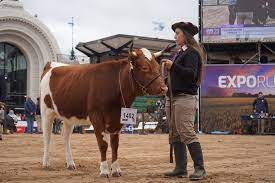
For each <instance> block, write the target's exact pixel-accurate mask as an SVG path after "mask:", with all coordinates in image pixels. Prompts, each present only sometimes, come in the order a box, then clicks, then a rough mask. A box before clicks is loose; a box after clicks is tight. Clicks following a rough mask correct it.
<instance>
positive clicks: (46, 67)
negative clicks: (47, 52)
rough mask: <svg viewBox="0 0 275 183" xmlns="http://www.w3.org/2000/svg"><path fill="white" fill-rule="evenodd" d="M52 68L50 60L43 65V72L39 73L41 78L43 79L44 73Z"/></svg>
mask: <svg viewBox="0 0 275 183" xmlns="http://www.w3.org/2000/svg"><path fill="white" fill-rule="evenodd" d="M51 68H52V66H51V62H47V64H46V65H45V66H44V69H43V73H42V75H41V78H40V79H41V80H42V79H43V77H44V76H45V74H46V73H47V72H48V71H49V70H50V69H51Z"/></svg>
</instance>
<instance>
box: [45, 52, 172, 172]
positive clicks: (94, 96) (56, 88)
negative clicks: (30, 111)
mask: <svg viewBox="0 0 275 183" xmlns="http://www.w3.org/2000/svg"><path fill="white" fill-rule="evenodd" d="M158 55H159V53H158V54H156V53H155V54H152V53H151V52H150V51H149V50H147V49H145V48H143V49H139V50H136V51H132V50H130V51H129V56H128V59H125V60H121V61H110V62H105V63H100V64H91V65H89V64H88V65H65V64H61V63H54V62H52V63H50V62H49V63H47V65H46V66H45V68H44V72H43V74H42V76H41V86H40V87H41V117H42V125H43V136H44V157H43V167H44V168H47V167H49V144H50V137H51V130H52V123H53V120H54V117H58V118H61V119H62V120H63V122H64V141H65V154H66V162H67V168H68V169H75V163H74V161H73V158H72V152H71V145H70V135H71V133H72V130H73V126H74V124H76V123H78V122H80V121H90V122H91V123H92V124H93V126H94V131H95V135H96V138H97V143H98V146H99V150H100V153H101V164H100V175H101V176H106V177H108V175H109V168H108V164H107V161H106V151H107V148H108V142H107V134H109V135H110V144H111V148H112V165H111V170H112V175H113V176H120V175H121V170H120V167H119V164H118V161H117V150H118V144H119V132H120V130H121V127H122V125H121V123H120V112H121V107H124V103H125V105H126V107H130V106H131V104H132V102H133V101H134V99H135V97H136V96H141V95H144V94H145V93H148V94H151V95H163V94H165V93H166V92H167V87H166V85H165V84H164V81H163V78H162V77H161V76H160V66H159V64H158V63H157V62H156V57H157V56H158Z"/></svg>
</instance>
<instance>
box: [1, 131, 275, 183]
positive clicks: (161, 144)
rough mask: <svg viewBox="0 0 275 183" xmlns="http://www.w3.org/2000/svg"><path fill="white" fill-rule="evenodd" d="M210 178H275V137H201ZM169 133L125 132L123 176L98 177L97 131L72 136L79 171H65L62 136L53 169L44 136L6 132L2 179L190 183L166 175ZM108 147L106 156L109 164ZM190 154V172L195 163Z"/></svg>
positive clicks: (56, 142) (54, 149)
mask: <svg viewBox="0 0 275 183" xmlns="http://www.w3.org/2000/svg"><path fill="white" fill-rule="evenodd" d="M199 137H200V140H201V143H202V146H203V151H204V156H205V164H206V169H207V172H208V179H207V180H203V181H200V182H217V183H222V182H223V183H225V182H228V183H232V182H245V183H248V182H251V183H252V182H257V183H258V182H275V136H213V135H200V136H199ZM167 138H168V137H167V135H121V143H120V148H119V157H120V159H119V161H120V165H121V169H122V171H123V176H122V177H119V178H112V177H111V178H109V179H107V178H101V177H99V151H98V148H97V144H96V139H95V136H94V135H93V134H84V135H82V134H73V135H72V148H73V155H74V159H75V163H76V166H77V170H75V171H69V170H66V169H65V157H64V147H63V141H62V136H61V135H53V140H54V142H53V143H52V145H51V168H50V169H49V170H43V169H42V168H41V159H42V152H43V143H42V135H36V134H35V135H26V134H13V135H5V136H4V141H0V182H9V183H10V182H34V183H46V182H47V183H51V182H52V183H61V182H66V183H76V182H99V183H101V182H104V183H107V182H117V183H126V182H129V183H130V182H142V183H160V182H168V183H172V182H188V179H179V178H173V179H168V178H165V177H163V172H166V171H167V170H171V169H172V168H173V166H174V165H173V164H170V163H169V151H168V150H169V146H168V144H167ZM110 155H111V153H110V148H109V149H108V158H109V162H110V157H111V156H110ZM190 160H191V159H190V156H189V157H188V162H189V164H188V170H189V172H191V171H192V163H191V161H190Z"/></svg>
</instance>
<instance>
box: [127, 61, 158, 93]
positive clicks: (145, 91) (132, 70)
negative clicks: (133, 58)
mask: <svg viewBox="0 0 275 183" xmlns="http://www.w3.org/2000/svg"><path fill="white" fill-rule="evenodd" d="M130 70H131V75H132V78H133V79H134V81H135V83H137V85H138V86H139V87H140V88H141V91H142V94H143V95H149V93H148V92H147V90H148V87H149V86H150V85H151V84H152V83H153V82H154V81H155V80H156V79H158V78H159V77H160V76H161V74H159V75H157V76H155V77H154V78H153V79H151V80H150V81H149V82H148V83H147V84H146V85H142V84H141V83H140V82H139V81H138V80H137V79H136V77H135V74H134V68H133V65H132V63H130Z"/></svg>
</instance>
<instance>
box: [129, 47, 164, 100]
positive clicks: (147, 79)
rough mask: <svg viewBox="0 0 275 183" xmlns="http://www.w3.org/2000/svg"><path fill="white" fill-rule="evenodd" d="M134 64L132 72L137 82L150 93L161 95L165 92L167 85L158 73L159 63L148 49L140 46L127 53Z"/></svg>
mask: <svg viewBox="0 0 275 183" xmlns="http://www.w3.org/2000/svg"><path fill="white" fill-rule="evenodd" d="M129 58H130V59H132V60H131V61H132V62H133V65H134V74H135V77H136V78H137V80H138V82H139V83H140V84H141V85H142V86H143V87H145V88H146V92H147V93H149V94H151V95H163V94H165V93H166V92H167V90H168V89H167V86H166V85H165V83H164V79H163V77H162V76H161V74H160V65H159V64H158V63H157V61H156V57H155V55H154V54H152V53H151V52H150V51H149V50H148V49H146V48H142V49H139V50H137V51H132V52H131V53H130V55H129Z"/></svg>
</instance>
